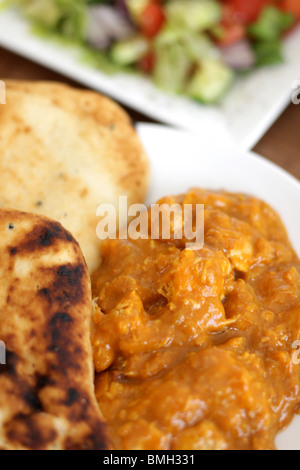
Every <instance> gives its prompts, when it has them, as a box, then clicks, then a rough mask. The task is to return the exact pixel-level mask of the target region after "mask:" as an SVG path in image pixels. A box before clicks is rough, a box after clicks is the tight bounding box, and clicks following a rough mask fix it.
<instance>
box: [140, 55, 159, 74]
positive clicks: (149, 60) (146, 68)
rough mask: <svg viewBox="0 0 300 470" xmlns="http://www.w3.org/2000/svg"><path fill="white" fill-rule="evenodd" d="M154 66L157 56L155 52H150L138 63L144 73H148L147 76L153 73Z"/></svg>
mask: <svg viewBox="0 0 300 470" xmlns="http://www.w3.org/2000/svg"><path fill="white" fill-rule="evenodd" d="M154 65H155V54H154V52H149V53H148V54H147V55H146V56H145V57H143V58H142V59H141V60H140V61H139V63H138V67H139V69H140V70H141V71H142V72H144V73H146V74H147V75H150V74H151V72H152V71H153V69H154Z"/></svg>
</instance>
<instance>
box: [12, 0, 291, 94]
mask: <svg viewBox="0 0 300 470" xmlns="http://www.w3.org/2000/svg"><path fill="white" fill-rule="evenodd" d="M9 4H13V5H15V6H17V7H19V8H20V9H21V10H22V11H23V13H24V14H25V15H26V16H27V17H28V18H29V19H30V20H31V21H32V22H33V24H34V28H35V31H36V32H38V33H43V34H45V33H46V34H51V35H55V36H56V37H59V38H61V39H65V40H68V41H70V42H72V43H73V42H75V43H77V44H79V45H81V47H83V48H84V50H85V56H86V58H89V59H90V60H92V61H93V63H94V64H95V65H96V66H98V67H100V68H102V69H103V70H104V71H105V72H114V71H139V72H140V73H143V74H146V75H149V76H150V77H151V78H152V80H153V81H154V83H155V84H156V85H157V86H158V87H160V88H161V89H163V90H166V91H167V92H170V93H176V94H183V95H186V96H188V97H190V98H192V99H195V100H199V101H201V102H202V103H216V102H218V101H220V100H221V99H222V97H223V96H224V94H225V93H226V91H227V90H228V88H229V87H230V86H231V84H232V82H233V80H234V77H235V76H236V74H238V73H245V72H248V71H250V70H251V69H253V68H255V67H259V66H264V65H271V64H276V63H278V62H281V61H282V60H283V54H282V40H283V37H284V34H285V33H286V32H287V31H288V30H290V29H291V28H292V27H293V26H294V25H295V24H296V22H297V21H298V20H299V19H300V1H299V0H251V1H250V0H218V1H217V0H11V1H9Z"/></svg>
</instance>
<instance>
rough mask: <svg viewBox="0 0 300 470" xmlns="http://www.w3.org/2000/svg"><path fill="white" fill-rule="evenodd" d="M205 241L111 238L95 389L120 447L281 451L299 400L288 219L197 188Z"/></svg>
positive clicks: (299, 305) (101, 292)
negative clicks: (193, 246)
mask: <svg viewBox="0 0 300 470" xmlns="http://www.w3.org/2000/svg"><path fill="white" fill-rule="evenodd" d="M175 202H176V203H178V202H179V203H180V204H194V205H195V204H196V203H201V204H205V243H204V247H203V248H202V249H200V250H198V251H194V250H187V249H185V240H181V241H179V240H173V241H172V240H171V241H170V240H169V241H165V240H156V241H155V240H150V238H149V240H136V241H134V240H108V241H106V242H104V243H103V245H102V251H103V263H102V266H101V268H100V270H99V271H98V272H97V273H96V275H95V277H94V280H93V289H94V296H95V297H96V298H97V301H96V305H95V312H94V315H93V338H92V339H93V347H94V362H95V368H96V372H97V374H96V394H97V399H98V402H99V405H100V408H101V410H102V412H103V415H104V417H105V419H106V420H107V423H108V427H109V431H110V435H111V439H112V441H113V445H114V448H115V449H132V450H133V449H148V450H155V449H174V450H188V449H190V450H194V449H224V450H225V449H235V450H237V449H247V450H248V449H274V438H275V436H276V433H277V432H278V431H279V430H280V429H282V428H283V427H284V426H286V425H287V424H288V423H289V422H290V420H291V419H292V417H293V415H294V414H295V413H296V412H297V409H298V407H299V403H300V392H299V386H300V366H299V365H297V361H295V360H294V357H295V349H294V347H295V346H294V345H293V342H294V341H296V340H297V339H298V338H299V337H300V334H299V333H300V331H299V330H300V302H299V300H300V262H299V259H298V258H297V256H296V254H295V252H294V251H293V249H292V247H291V245H290V243H289V240H288V237H287V234H286V231H285V229H284V227H283V225H282V223H281V221H280V219H279V217H278V215H277V214H276V213H275V212H274V211H273V210H272V209H271V208H270V207H269V206H268V205H266V204H265V203H263V202H261V201H259V200H257V199H255V198H252V197H248V196H243V195H235V194H228V193H224V192H210V191H203V190H200V189H195V190H193V191H191V192H189V193H188V194H186V195H182V196H179V197H170V198H165V199H163V200H161V201H160V203H168V204H173V203H175Z"/></svg>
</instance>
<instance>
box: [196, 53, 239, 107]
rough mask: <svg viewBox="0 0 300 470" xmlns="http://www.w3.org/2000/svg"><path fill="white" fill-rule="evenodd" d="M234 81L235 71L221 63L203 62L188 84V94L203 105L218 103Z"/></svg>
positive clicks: (215, 61)
mask: <svg viewBox="0 0 300 470" xmlns="http://www.w3.org/2000/svg"><path fill="white" fill-rule="evenodd" d="M233 79H234V73H233V71H232V70H231V69H229V68H228V67H227V66H226V65H225V64H223V63H222V62H221V61H218V60H207V61H203V62H202V64H201V67H200V68H199V69H198V70H197V71H196V72H195V73H194V75H193V77H192V78H191V80H190V82H189V84H188V87H187V94H188V96H190V97H191V98H193V99H196V100H198V101H201V102H202V103H206V104H213V103H217V102H218V101H220V99H221V98H222V97H223V96H224V95H225V93H226V91H227V89H228V88H229V87H230V85H231V83H232V82H233Z"/></svg>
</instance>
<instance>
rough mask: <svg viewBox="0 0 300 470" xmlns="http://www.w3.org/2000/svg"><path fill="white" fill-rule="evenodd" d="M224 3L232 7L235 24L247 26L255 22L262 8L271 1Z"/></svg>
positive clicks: (228, 1)
mask: <svg viewBox="0 0 300 470" xmlns="http://www.w3.org/2000/svg"><path fill="white" fill-rule="evenodd" d="M224 3H225V4H227V5H229V6H231V7H232V9H233V11H234V16H235V21H236V22H238V23H242V24H249V23H253V22H254V21H256V20H257V18H258V16H259V14H260V12H261V10H262V9H263V7H264V6H266V5H269V4H271V3H272V0H224Z"/></svg>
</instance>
